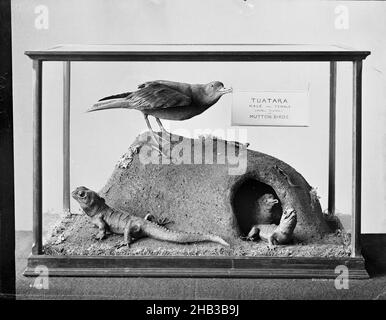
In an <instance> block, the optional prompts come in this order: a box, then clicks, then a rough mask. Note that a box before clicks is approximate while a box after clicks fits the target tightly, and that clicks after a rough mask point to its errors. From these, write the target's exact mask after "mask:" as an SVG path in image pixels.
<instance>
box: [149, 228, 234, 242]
mask: <svg viewBox="0 0 386 320" xmlns="http://www.w3.org/2000/svg"><path fill="white" fill-rule="evenodd" d="M143 231H144V233H145V235H146V236H148V237H150V238H154V239H157V240H163V241H170V242H176V243H193V242H204V241H211V242H217V243H219V244H222V245H223V246H226V247H229V243H228V242H226V241H225V240H224V239H222V238H221V237H219V236H216V235H213V234H200V233H188V232H180V231H172V230H169V229H166V228H164V227H162V226H159V225H157V224H155V223H152V222H149V223H147V224H146V225H145V226H144V228H143Z"/></svg>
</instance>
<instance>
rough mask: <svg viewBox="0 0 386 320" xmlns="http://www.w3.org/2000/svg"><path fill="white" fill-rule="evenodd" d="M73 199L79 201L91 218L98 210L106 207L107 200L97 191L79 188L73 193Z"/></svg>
mask: <svg viewBox="0 0 386 320" xmlns="http://www.w3.org/2000/svg"><path fill="white" fill-rule="evenodd" d="M71 195H72V197H73V198H74V199H75V200H76V201H78V203H79V205H80V207H81V208H82V209H83V211H84V212H85V213H86V214H87V215H88V216H90V217H92V216H93V215H95V214H96V213H97V212H98V209H99V208H100V207H101V206H102V205H104V203H105V199H103V198H101V197H100V196H99V195H98V194H97V193H96V192H95V191H92V190H90V189H88V188H86V187H83V186H82V187H77V188H76V189H75V190H74V191H72V193H71Z"/></svg>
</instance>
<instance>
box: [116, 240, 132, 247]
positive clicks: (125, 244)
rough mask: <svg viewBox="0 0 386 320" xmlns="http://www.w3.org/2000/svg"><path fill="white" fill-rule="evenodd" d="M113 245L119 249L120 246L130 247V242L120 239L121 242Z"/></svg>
mask: <svg viewBox="0 0 386 320" xmlns="http://www.w3.org/2000/svg"><path fill="white" fill-rule="evenodd" d="M114 247H116V248H117V249H120V248H122V247H127V248H130V243H128V242H125V241H121V242H119V243H117V244H116V245H115V246H114Z"/></svg>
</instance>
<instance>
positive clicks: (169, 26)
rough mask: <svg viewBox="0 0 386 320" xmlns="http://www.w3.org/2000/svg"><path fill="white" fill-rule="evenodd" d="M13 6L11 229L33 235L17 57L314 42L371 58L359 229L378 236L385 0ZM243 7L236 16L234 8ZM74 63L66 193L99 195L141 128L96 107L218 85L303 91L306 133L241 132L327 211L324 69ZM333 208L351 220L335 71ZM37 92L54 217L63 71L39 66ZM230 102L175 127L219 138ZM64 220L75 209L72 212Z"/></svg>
mask: <svg viewBox="0 0 386 320" xmlns="http://www.w3.org/2000/svg"><path fill="white" fill-rule="evenodd" d="M249 3H250V4H253V5H254V9H252V10H249V11H248V10H245V4H244V3H243V1H241V0H237V1H236V0H228V1H224V0H215V1H214V0H212V1H207V0H206V1H181V0H179V1H177V0H175V1H172V0H141V1H114V2H113V1H102V0H99V1H96V0H92V1H91V0H89V1H68V0H66V1H64V0H61V1H59V0H55V1H31V0H28V1H27V0H17V1H13V2H12V9H13V16H12V24H13V31H12V32H13V72H14V121H15V129H14V133H15V174H16V176H15V178H16V183H15V191H16V227H17V229H31V226H32V136H31V133H32V117H31V116H32V103H31V101H32V86H31V85H32V81H31V70H32V68H31V61H30V60H29V58H28V57H26V56H25V55H24V51H25V50H30V49H38V48H46V47H50V46H54V45H57V44H60V43H78V44H88V43H90V44H91V43H131V42H144V43H146V42H148V43H150V42H158V43H320V44H343V45H348V46H352V47H355V48H359V49H364V50H370V51H372V54H371V56H370V57H368V58H367V59H366V61H365V63H364V72H363V81H364V83H363V106H364V110H363V220H362V231H363V232H365V233H384V232H386V214H385V204H386V196H385V195H386V193H385V184H386V170H385V159H386V143H385V142H386V135H385V132H386V130H385V128H384V127H383V124H384V123H385V101H386V100H385V94H384V92H385V78H384V73H385V70H386V60H385V59H384V57H385V54H386V50H385V49H386V38H385V32H386V22H385V21H386V20H385V19H384V17H385V16H386V4H385V3H384V2H348V1H344V2H334V1H328V2H324V1H321V2H316V1H315V2H314V1H288V2H283V1H275V2H273V1H249ZM41 4H42V5H46V6H47V7H48V9H49V28H48V30H37V29H36V28H35V27H34V22H35V18H36V16H37V15H36V14H35V13H34V10H35V7H36V6H37V5H41ZM339 4H343V5H345V6H347V8H348V9H349V19H350V20H349V29H347V30H337V29H336V28H335V26H334V23H335V19H336V16H337V15H336V14H335V13H334V10H335V8H336V6H337V5H339ZM243 8H244V9H243ZM176 65H177V64H176V63H74V64H73V67H72V97H71V112H72V113H71V143H72V145H71V187H72V188H74V187H76V186H78V185H86V186H89V187H90V188H93V189H96V190H99V189H100V188H101V187H102V186H103V185H104V183H105V181H106V179H107V178H108V177H109V175H110V174H111V172H112V170H113V166H114V165H115V163H116V161H117V160H118V158H119V157H120V156H121V155H122V154H123V153H124V152H125V151H126V149H127V147H128V146H129V144H130V143H131V142H132V140H133V139H134V138H135V136H136V135H137V134H138V133H139V132H141V131H143V130H144V129H145V128H146V126H145V122H144V121H143V118H142V115H141V114H140V113H139V112H136V111H125V110H112V111H104V112H98V113H93V114H86V113H84V111H85V109H86V108H87V107H88V106H90V105H91V104H92V103H93V102H95V101H96V100H97V99H98V98H101V97H103V96H105V95H109V94H112V93H118V92H121V91H127V90H133V89H135V86H136V84H138V83H140V82H141V81H146V80H151V79H162V78H163V79H171V80H180V81H188V82H209V81H211V80H216V79H217V80H221V81H223V82H224V83H225V84H226V85H232V86H233V87H234V88H235V89H236V90H237V89H241V90H247V89H250V90H269V89H280V90H292V89H306V88H307V87H308V86H309V87H310V94H311V101H310V108H311V126H310V127H309V128H262V127H254V128H248V141H249V142H250V143H251V148H252V149H256V150H260V151H263V152H266V153H269V154H272V155H274V156H277V157H279V158H281V159H282V160H284V161H287V162H288V163H290V164H291V165H293V166H294V167H295V168H296V169H298V171H300V172H301V173H302V174H303V175H304V176H305V178H306V179H307V180H308V181H309V182H310V184H311V185H312V186H315V187H317V188H318V192H319V194H320V196H321V202H322V206H323V208H325V207H326V205H327V203H326V200H327V160H328V158H327V150H328V137H327V132H328V131H327V130H328V122H327V121H328V77H329V74H328V64H327V63H306V64H304V63H303V64H302V63H295V62H294V63H289V64H280V63H178V67H177V68H176ZM338 70H339V72H340V74H339V77H338V101H337V109H338V115H337V117H338V136H337V146H338V151H337V161H338V162H337V209H338V210H339V211H341V212H344V213H350V210H351V200H350V195H351V194H350V192H351V186H350V183H351V180H350V179H351V144H350V139H351V114H350V111H351V101H352V94H351V89H352V78H351V65H350V64H348V63H343V64H340V65H339V66H338ZM43 79H44V86H43V90H44V94H43V110H44V123H43V134H44V139H43V148H44V154H43V156H44V163H43V168H44V200H43V205H44V210H53V211H58V210H60V208H61V201H62V196H61V192H62V190H61V185H62V177H61V172H62V161H61V145H62V135H61V130H62V120H61V116H62V109H61V104H62V65H61V63H54V62H53V63H45V65H44V73H43ZM231 101H232V99H231V96H226V97H224V98H222V99H221V101H220V102H219V103H218V104H216V106H214V107H213V108H211V109H210V110H208V111H207V112H205V113H204V114H202V115H200V116H199V117H197V118H194V119H191V120H188V121H184V122H179V123H176V122H174V123H171V122H170V123H166V124H167V125H168V126H169V128H170V129H171V130H172V131H173V132H176V131H177V129H178V128H187V129H189V130H193V129H195V128H201V129H205V128H211V129H227V128H230V105H231ZM72 208H73V210H77V206H76V204H75V203H72Z"/></svg>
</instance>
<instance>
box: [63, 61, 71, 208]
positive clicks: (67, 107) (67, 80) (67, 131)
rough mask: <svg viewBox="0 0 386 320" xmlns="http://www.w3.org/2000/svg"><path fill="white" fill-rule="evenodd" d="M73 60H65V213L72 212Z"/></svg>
mask: <svg viewBox="0 0 386 320" xmlns="http://www.w3.org/2000/svg"><path fill="white" fill-rule="evenodd" d="M70 91H71V62H70V61H64V62H63V213H64V214H65V215H68V214H70V93H71V92H70Z"/></svg>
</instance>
